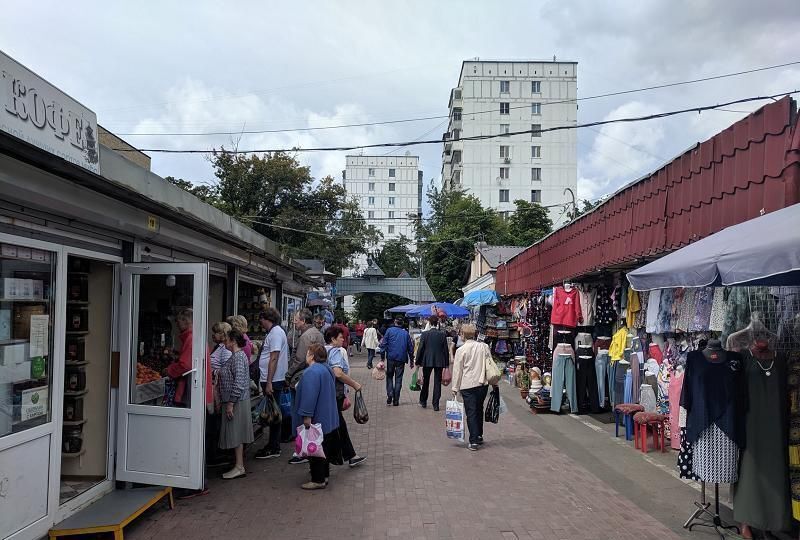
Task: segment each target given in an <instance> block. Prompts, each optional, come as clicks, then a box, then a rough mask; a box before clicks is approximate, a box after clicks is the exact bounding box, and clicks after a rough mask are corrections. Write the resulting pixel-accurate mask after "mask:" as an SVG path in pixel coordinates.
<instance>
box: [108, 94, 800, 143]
mask: <svg viewBox="0 0 800 540" xmlns="http://www.w3.org/2000/svg"><path fill="white" fill-rule="evenodd" d="M798 92H800V90H791V91H788V92H781V93H779V94H773V95H771V96H754V97H748V98H742V99H737V100H733V101H728V102H725V103H719V104H716V105H701V106H697V107H689V108H686V109H678V110H674V111H668V112H663V113H655V114H649V115H645V116H635V117H628V118H616V119H613V120H599V121H595V122H588V123H585V124H574V125H565V126H554V127H550V128H543V129H538V130H533V129H526V130H523V131H514V132H510V133H500V134H495V135H473V136H468V137H461V138H460V139H459V140H461V141H481V140H488V139H498V138H501V137H511V136H513V135H533V134H536V135H541V134H542V133H549V132H552V131H565V130H573V129H579V128H589V127H594V126H604V125H607V124H618V123H631V122H642V121H645V120H654V119H657V118H667V117H669V116H675V115H678V114H685V113H690V112H697V113H700V112H703V111H710V110H714V109H717V108H720V107H727V106H728V105H735V104H739V103H749V102H752V101H764V100H767V99H775V98H777V97H783V96H788V95H792V94H796V93H798ZM441 143H442V141H441V139H428V140H422V141H403V142H387V143H374V144H360V145H343V146H327V147H316V148H297V147H295V148H270V149H253V150H225V151H224V152H225V153H228V154H271V153H281V152H282V153H293V152H344V151H352V150H361V149H367V148H393V147H408V146H416V145H427V144H441ZM112 150H115V151H119V152H153V153H164V154H211V153H215V152H217V150H215V149H212V150H176V149H165V148H142V149H130V148H112Z"/></svg>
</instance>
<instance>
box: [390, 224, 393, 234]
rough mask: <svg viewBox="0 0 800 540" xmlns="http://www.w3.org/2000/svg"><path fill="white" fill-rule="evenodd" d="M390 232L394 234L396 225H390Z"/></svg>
mask: <svg viewBox="0 0 800 540" xmlns="http://www.w3.org/2000/svg"><path fill="white" fill-rule="evenodd" d="M389 234H394V225H389Z"/></svg>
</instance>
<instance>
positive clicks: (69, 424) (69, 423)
mask: <svg viewBox="0 0 800 540" xmlns="http://www.w3.org/2000/svg"><path fill="white" fill-rule="evenodd" d="M86 422H87V419H86V418H84V419H83V420H64V421H63V422H62V424H64V425H65V426H67V427H72V426H82V425H83V424H85V423H86Z"/></svg>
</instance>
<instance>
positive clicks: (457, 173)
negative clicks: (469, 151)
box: [453, 171, 461, 184]
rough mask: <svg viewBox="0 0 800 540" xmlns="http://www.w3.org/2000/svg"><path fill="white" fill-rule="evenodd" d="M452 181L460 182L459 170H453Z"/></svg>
mask: <svg viewBox="0 0 800 540" xmlns="http://www.w3.org/2000/svg"><path fill="white" fill-rule="evenodd" d="M453 182H455V183H456V184H460V183H461V171H453Z"/></svg>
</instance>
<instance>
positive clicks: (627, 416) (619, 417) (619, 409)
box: [614, 403, 644, 448]
mask: <svg viewBox="0 0 800 540" xmlns="http://www.w3.org/2000/svg"><path fill="white" fill-rule="evenodd" d="M641 411H644V407H642V406H641V405H639V404H638V403H620V404H619V405H617V406H616V407H614V423H615V424H616V426H615V428H614V433H615V436H617V437H619V426H620V424H621V422H624V423H625V438H626V439H627V440H631V439H632V438H634V432H635V431H636V430H635V428H636V424H634V422H633V415H634V414H636V413H637V412H641ZM637 444H638V442H637ZM637 448H638V446H637Z"/></svg>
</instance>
